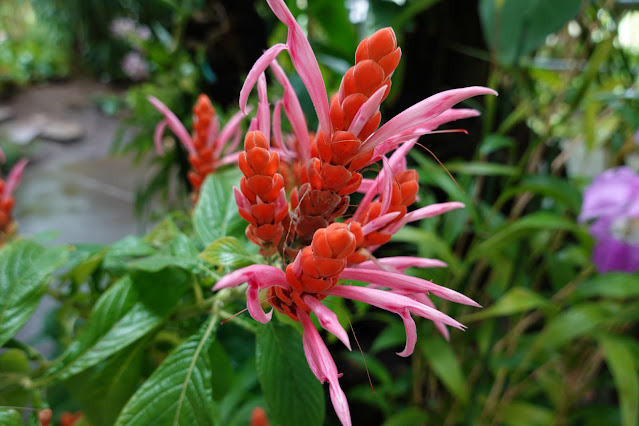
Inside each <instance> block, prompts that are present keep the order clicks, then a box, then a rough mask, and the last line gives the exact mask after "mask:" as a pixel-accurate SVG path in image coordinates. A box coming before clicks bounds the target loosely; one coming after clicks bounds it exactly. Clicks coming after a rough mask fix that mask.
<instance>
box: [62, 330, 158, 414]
mask: <svg viewBox="0 0 639 426" xmlns="http://www.w3.org/2000/svg"><path fill="white" fill-rule="evenodd" d="M147 344H148V339H141V340H139V341H138V342H136V343H135V344H134V345H133V346H130V347H127V348H125V349H123V350H121V351H120V352H119V353H117V354H115V355H113V356H111V357H109V358H107V359H106V360H104V361H103V362H101V363H99V364H97V365H96V366H95V367H93V368H90V369H88V370H85V371H83V372H82V373H80V374H77V375H76V376H73V377H71V378H70V379H68V382H67V389H69V392H70V393H71V395H72V396H73V398H74V399H75V400H76V401H78V402H79V403H80V404H81V405H82V411H83V413H84V415H85V416H87V418H88V419H89V420H90V422H91V425H93V426H111V425H113V424H114V423H115V420H116V419H117V417H118V414H120V410H122V407H124V404H126V402H127V400H128V399H129V398H130V397H131V395H133V393H134V392H135V390H136V388H137V387H138V385H139V382H140V375H141V371H142V363H143V361H144V350H145V349H146V346H147Z"/></svg>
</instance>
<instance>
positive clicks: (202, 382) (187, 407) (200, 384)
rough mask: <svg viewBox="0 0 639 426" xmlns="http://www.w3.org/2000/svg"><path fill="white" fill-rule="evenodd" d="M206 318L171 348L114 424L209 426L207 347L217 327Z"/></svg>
mask: <svg viewBox="0 0 639 426" xmlns="http://www.w3.org/2000/svg"><path fill="white" fill-rule="evenodd" d="M218 324H219V323H218V322H217V320H216V319H215V318H211V319H209V321H207V323H205V324H204V325H203V326H202V328H201V329H200V331H199V332H197V333H196V334H194V335H193V336H191V337H190V338H189V339H188V340H187V341H186V342H184V343H183V344H181V345H180V346H179V347H178V348H177V349H175V350H174V351H173V352H172V353H171V354H170V355H169V356H168V357H167V358H166V359H165V360H164V362H163V363H162V365H160V367H159V368H158V369H157V370H156V371H155V372H153V374H152V375H151V377H149V379H148V380H147V381H146V382H144V384H143V385H142V386H141V387H140V389H138V391H137V392H136V393H135V394H134V395H133V397H131V399H130V400H129V402H128V403H127V404H126V406H125V407H124V409H123V410H122V413H120V416H119V417H118V420H117V422H116V425H118V426H123V425H136V426H141V425H149V426H151V425H152V426H163V425H173V426H177V425H183V426H196V425H213V424H214V422H213V416H212V411H213V395H212V382H211V371H213V370H214V369H215V366H213V365H211V363H210V357H209V347H210V345H211V342H212V340H213V339H212V335H214V333H215V330H216V328H217V326H218Z"/></svg>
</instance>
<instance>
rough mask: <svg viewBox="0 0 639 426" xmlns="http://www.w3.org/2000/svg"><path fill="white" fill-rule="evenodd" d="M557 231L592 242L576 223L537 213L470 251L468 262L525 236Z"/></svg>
mask: <svg viewBox="0 0 639 426" xmlns="http://www.w3.org/2000/svg"><path fill="white" fill-rule="evenodd" d="M557 230H563V231H568V232H572V233H573V234H574V235H575V236H576V237H577V238H579V239H580V240H581V241H582V242H583V243H584V244H586V242H587V241H590V236H589V235H588V233H587V232H586V231H585V230H584V229H583V228H581V227H580V226H579V225H577V224H576V223H575V222H574V221H572V220H568V219H564V218H563V217H561V216H558V215H555V214H552V213H548V212H536V213H531V214H529V215H527V216H524V217H522V218H521V219H519V220H517V221H515V222H512V223H509V224H508V225H506V226H504V227H503V228H502V229H500V230H499V231H497V232H495V233H494V234H493V235H492V236H491V237H489V238H488V239H486V240H485V241H482V242H481V243H480V244H478V245H477V246H475V248H474V249H473V250H471V251H470V253H469V254H468V256H467V257H466V261H467V262H470V261H474V260H476V259H477V258H479V257H480V256H486V254H488V253H490V252H491V251H494V250H497V249H500V248H502V247H503V246H504V245H506V244H509V243H513V242H515V241H517V240H518V239H520V238H522V237H524V236H527V235H531V234H535V233H538V232H539V231H557Z"/></svg>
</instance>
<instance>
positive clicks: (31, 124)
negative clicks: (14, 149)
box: [3, 113, 48, 145]
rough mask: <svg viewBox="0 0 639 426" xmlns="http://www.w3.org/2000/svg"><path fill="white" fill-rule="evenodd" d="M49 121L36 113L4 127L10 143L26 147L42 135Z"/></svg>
mask: <svg viewBox="0 0 639 426" xmlns="http://www.w3.org/2000/svg"><path fill="white" fill-rule="evenodd" d="M47 121H48V119H47V116H46V115H44V114H40V113H36V114H30V115H28V116H26V117H24V118H19V119H16V120H12V121H10V122H8V123H7V124H6V125H4V126H3V127H4V130H5V132H6V134H7V138H8V139H9V141H10V142H13V143H15V144H18V145H26V144H28V143H29V142H31V141H32V140H34V139H35V138H36V137H38V135H40V133H41V132H42V128H43V127H44V125H45V124H46V123H47Z"/></svg>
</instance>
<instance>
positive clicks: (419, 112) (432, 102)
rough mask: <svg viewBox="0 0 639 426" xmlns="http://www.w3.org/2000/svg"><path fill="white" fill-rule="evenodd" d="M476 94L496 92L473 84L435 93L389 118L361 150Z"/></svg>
mask: <svg viewBox="0 0 639 426" xmlns="http://www.w3.org/2000/svg"><path fill="white" fill-rule="evenodd" d="M477 95H497V92H495V91H494V90H493V89H489V88H487V87H480V86H473V87H464V88H461V89H453V90H446V91H445V92H441V93H437V94H436V95H433V96H431V97H429V98H426V99H424V100H423V101H421V102H418V103H416V104H415V105H413V106H412V107H410V108H408V109H406V110H404V111H402V112H401V113H399V114H397V115H396V116H395V117H393V118H392V119H391V120H389V121H388V122H387V123H386V124H384V125H383V126H382V127H380V128H379V129H378V130H377V131H376V132H375V133H373V134H372V135H371V136H370V137H369V138H368V139H367V140H366V142H364V144H363V145H362V151H367V150H371V149H373V148H375V147H376V146H378V145H380V144H381V143H383V142H384V141H385V140H387V139H389V138H391V137H393V136H395V135H397V134H399V133H400V132H402V131H404V130H407V129H410V128H411V127H414V126H417V125H420V124H423V123H426V122H427V121H429V120H432V119H433V118H435V117H437V116H438V115H440V114H442V113H443V112H444V111H446V110H448V109H450V108H451V107H453V106H454V105H455V104H457V103H459V102H461V101H463V100H464V99H468V98H471V97H473V96H477Z"/></svg>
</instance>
